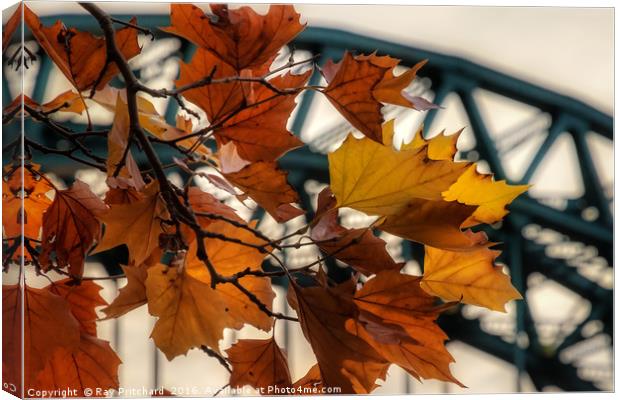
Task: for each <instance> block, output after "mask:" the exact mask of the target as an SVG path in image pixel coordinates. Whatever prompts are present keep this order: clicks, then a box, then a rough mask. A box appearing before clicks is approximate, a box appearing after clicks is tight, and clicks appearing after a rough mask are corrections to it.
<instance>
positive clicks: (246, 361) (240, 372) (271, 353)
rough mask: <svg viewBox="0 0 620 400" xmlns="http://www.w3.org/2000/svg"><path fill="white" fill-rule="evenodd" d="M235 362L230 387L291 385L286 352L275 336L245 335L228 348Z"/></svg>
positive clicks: (232, 364) (231, 359) (265, 387)
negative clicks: (244, 337) (248, 336)
mask: <svg viewBox="0 0 620 400" xmlns="http://www.w3.org/2000/svg"><path fill="white" fill-rule="evenodd" d="M226 354H227V355H228V361H229V362H230V365H231V366H232V373H231V374H230V381H229V384H230V387H231V388H238V387H243V386H244V385H250V386H252V387H253V388H255V389H260V388H264V389H263V390H267V388H269V387H271V388H274V387H289V386H291V373H290V372H289V370H288V362H287V360H286V354H285V352H284V350H282V349H281V348H280V347H279V346H278V344H277V343H276V341H275V339H274V338H273V337H271V338H269V339H241V340H239V341H238V342H237V343H235V344H233V345H232V347H230V348H229V349H227V350H226Z"/></svg>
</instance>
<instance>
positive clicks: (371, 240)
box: [310, 187, 403, 275]
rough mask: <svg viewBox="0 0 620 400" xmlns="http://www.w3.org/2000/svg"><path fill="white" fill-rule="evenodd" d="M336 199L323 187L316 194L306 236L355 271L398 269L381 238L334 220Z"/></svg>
mask: <svg viewBox="0 0 620 400" xmlns="http://www.w3.org/2000/svg"><path fill="white" fill-rule="evenodd" d="M335 204H336V199H335V198H334V197H333V194H332V193H331V190H329V187H328V188H325V189H324V190H323V191H322V192H321V193H319V196H318V205H317V211H316V214H317V217H318V218H316V219H315V221H314V226H313V228H312V231H311V233H310V237H311V238H312V240H314V241H315V243H317V244H318V246H319V247H320V248H321V250H323V252H325V253H326V254H328V255H333V256H334V257H335V258H337V259H338V260H340V261H342V262H344V263H346V264H349V265H350V266H352V267H353V268H355V269H356V270H357V271H359V272H361V273H363V274H365V275H372V274H375V273H377V272H379V271H382V270H386V269H400V268H402V266H403V264H399V263H396V262H395V261H394V259H393V258H392V257H391V256H390V254H389V253H388V251H387V249H386V245H387V244H386V243H385V241H384V240H382V239H380V238H378V237H376V236H375V235H374V234H373V233H372V230H371V229H369V228H360V229H346V228H344V227H343V226H341V225H340V224H338V209H335V208H334V206H335Z"/></svg>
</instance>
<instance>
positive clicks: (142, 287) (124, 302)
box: [101, 264, 152, 319]
mask: <svg viewBox="0 0 620 400" xmlns="http://www.w3.org/2000/svg"><path fill="white" fill-rule="evenodd" d="M151 266H152V265H147V264H140V265H137V266H134V265H121V268H122V269H123V272H124V273H125V276H126V277H127V284H126V285H125V286H123V287H122V288H121V289H120V291H119V292H118V296H116V298H115V299H114V300H113V301H112V303H110V305H109V306H107V307H106V308H104V309H102V310H101V311H102V312H103V313H104V314H105V315H106V319H109V318H118V317H120V316H122V315H125V314H127V313H128V312H129V311H131V310H134V309H136V308H138V307H140V306H142V305H144V304H146V302H147V299H146V278H147V276H148V270H149V268H150V267H151Z"/></svg>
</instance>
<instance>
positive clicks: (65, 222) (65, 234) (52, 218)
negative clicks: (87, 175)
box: [39, 180, 107, 279]
mask: <svg viewBox="0 0 620 400" xmlns="http://www.w3.org/2000/svg"><path fill="white" fill-rule="evenodd" d="M106 211H107V207H106V205H105V204H104V203H103V202H102V201H101V200H100V199H99V198H98V197H97V196H96V195H95V194H94V193H93V192H91V190H90V188H89V187H88V185H87V184H85V183H84V182H82V181H79V180H76V181H75V183H74V184H73V186H72V187H71V189H67V190H59V191H57V192H56V197H55V198H54V201H53V202H52V204H51V205H50V207H49V208H48V209H47V211H45V214H43V237H42V240H41V254H40V256H39V262H40V263H41V266H42V267H43V269H44V270H46V269H49V268H52V267H53V266H54V263H53V262H52V253H54V254H55V260H56V266H57V267H59V268H64V267H66V266H68V267H69V273H70V274H71V275H72V276H73V277H77V278H78V279H79V278H80V277H81V276H82V273H83V272H84V259H85V257H86V254H88V252H89V250H90V248H91V247H92V246H93V245H94V243H95V242H97V241H98V240H99V237H100V235H101V224H100V223H99V221H98V220H97V218H96V217H98V216H101V215H103V214H104V213H105V212H106Z"/></svg>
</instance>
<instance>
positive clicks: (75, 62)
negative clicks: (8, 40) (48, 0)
mask: <svg viewBox="0 0 620 400" xmlns="http://www.w3.org/2000/svg"><path fill="white" fill-rule="evenodd" d="M24 22H25V23H26V25H27V26H28V28H30V31H31V32H32V34H33V35H34V37H35V39H36V40H37V42H38V43H39V45H41V47H42V48H43V50H45V52H46V53H47V54H48V56H49V57H50V58H51V59H52V61H54V64H56V65H57V66H58V68H59V69H60V71H61V72H62V73H63V75H64V76H65V77H66V78H67V79H68V80H69V81H70V82H71V84H72V85H73V86H74V87H75V88H76V89H77V90H78V91H80V92H81V91H84V90H87V89H91V88H93V86H95V85H96V87H95V89H101V88H102V87H103V86H105V84H106V83H107V82H108V81H110V79H112V78H113V77H114V76H115V75H116V74H117V73H118V67H117V66H116V63H113V62H107V61H108V60H107V53H106V41H105V39H104V38H102V37H97V36H94V35H93V34H91V33H89V32H81V31H78V30H77V29H75V28H67V27H66V26H65V25H64V24H63V23H62V21H60V20H58V21H56V23H55V24H54V25H52V26H50V27H46V26H43V24H42V23H41V21H40V20H39V17H38V16H37V15H36V14H35V13H34V12H32V11H31V10H30V9H29V8H28V7H24ZM130 23H131V24H134V25H135V24H136V19H135V18H132V19H131V21H130ZM115 39H116V40H115V41H116V44H117V46H118V49H119V50H120V52H121V53H122V54H123V56H124V57H125V59H127V60H129V59H130V58H132V57H134V56H136V55H137V54H139V53H140V50H141V49H140V47H139V46H138V32H137V30H136V29H134V28H132V27H125V28H121V29H119V30H118V31H116V33H115Z"/></svg>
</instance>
